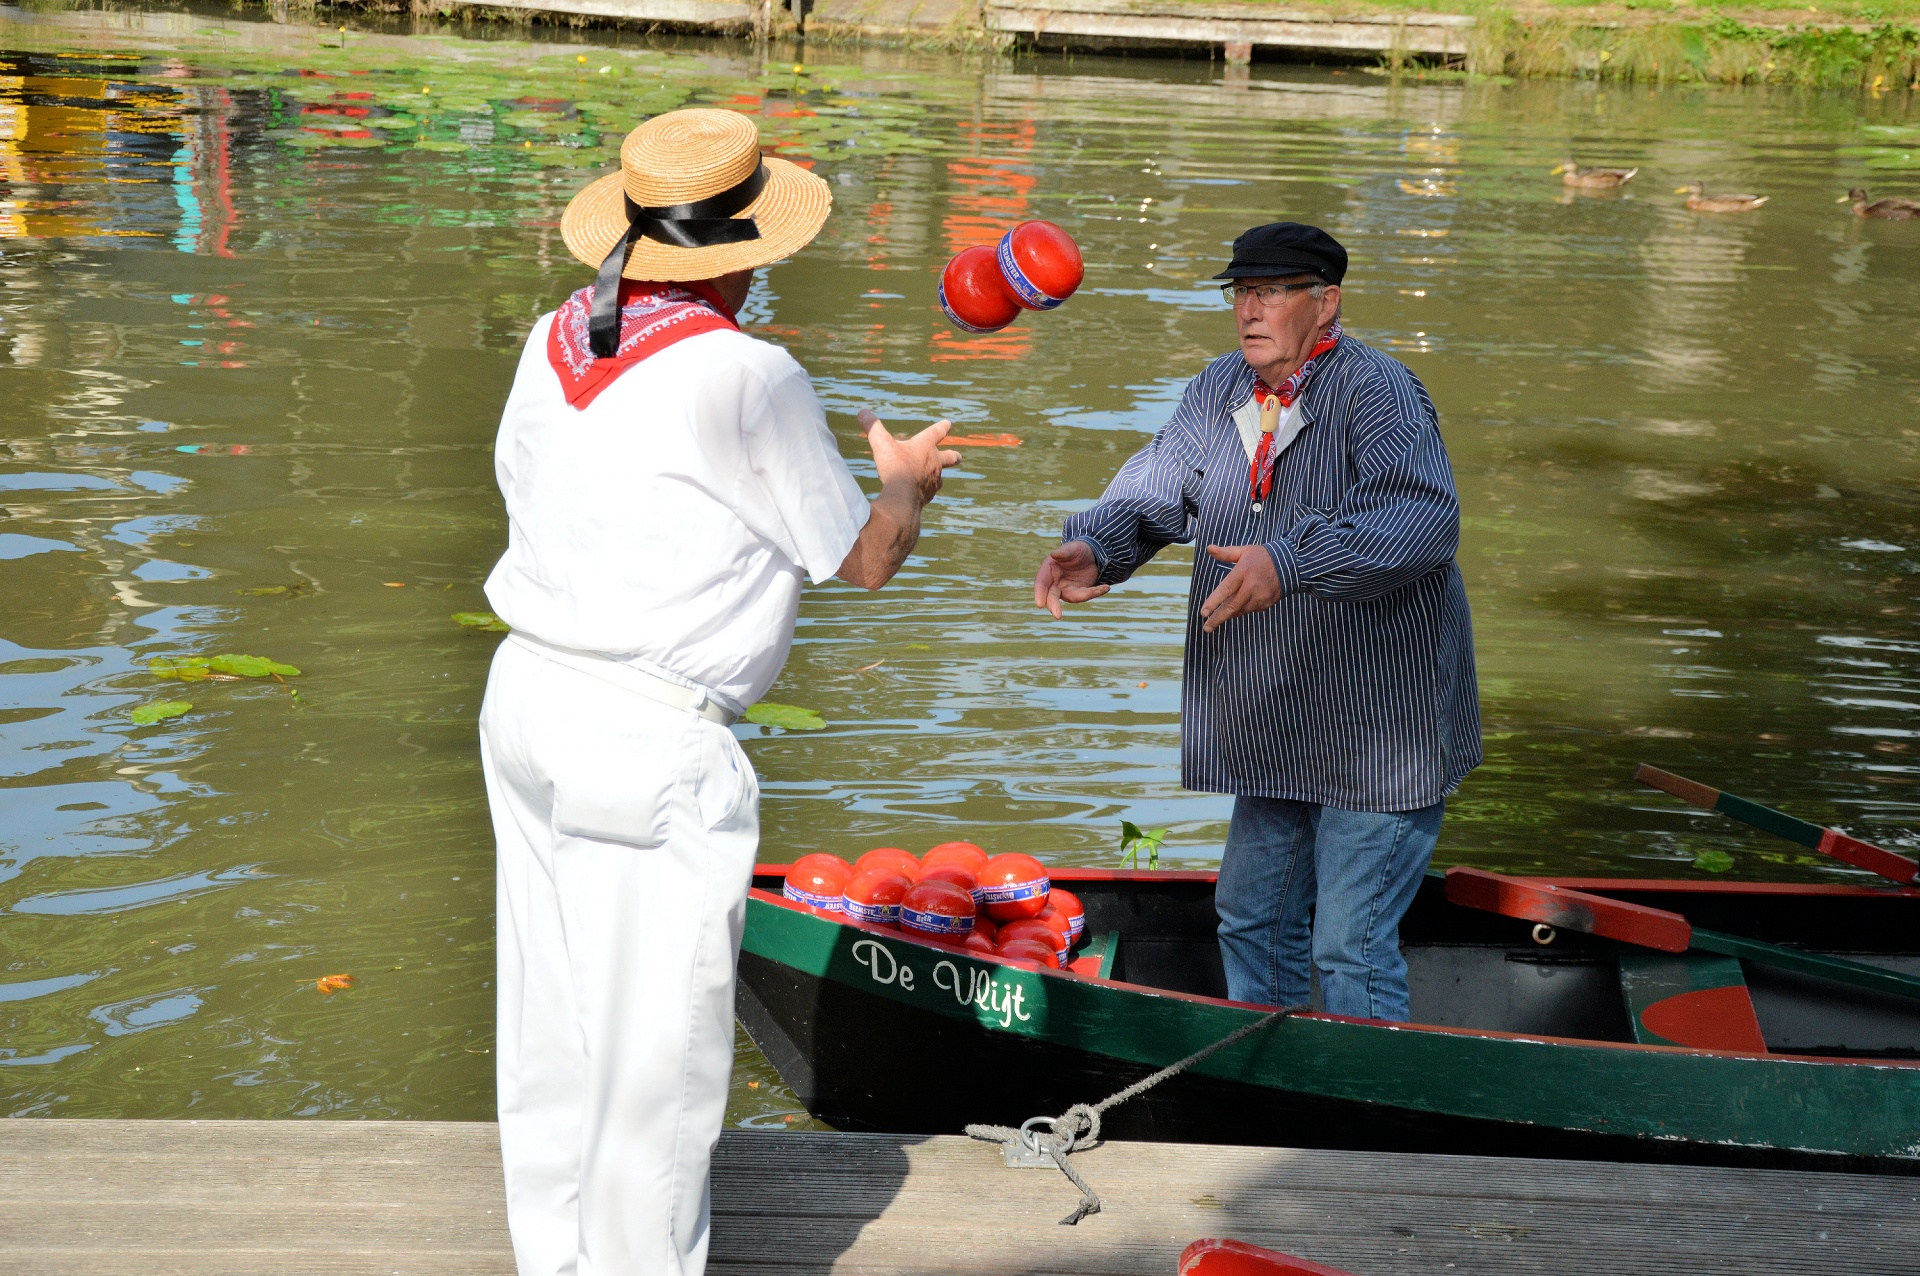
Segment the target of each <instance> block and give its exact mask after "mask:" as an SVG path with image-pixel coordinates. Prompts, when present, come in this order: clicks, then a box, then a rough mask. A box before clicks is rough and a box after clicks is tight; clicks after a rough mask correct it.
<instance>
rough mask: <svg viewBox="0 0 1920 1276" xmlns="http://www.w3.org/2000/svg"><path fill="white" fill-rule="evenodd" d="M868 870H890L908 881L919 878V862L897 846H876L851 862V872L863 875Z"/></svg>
mask: <svg viewBox="0 0 1920 1276" xmlns="http://www.w3.org/2000/svg"><path fill="white" fill-rule="evenodd" d="M870 868H890V869H892V870H893V871H894V872H896V873H903V874H905V875H906V879H907V880H908V881H912V880H913V879H914V878H916V877H918V876H920V861H919V860H917V859H915V858H913V855H912V853H911V852H909V851H903V850H901V849H900V848H899V847H897V846H876V847H874V848H873V849H872V850H870V851H868V852H867V853H866V854H865V855H862V856H861V857H860V858H859V859H857V860H855V861H854V862H853V871H854V872H856V873H864V872H866V871H867V870H868V869H870Z"/></svg>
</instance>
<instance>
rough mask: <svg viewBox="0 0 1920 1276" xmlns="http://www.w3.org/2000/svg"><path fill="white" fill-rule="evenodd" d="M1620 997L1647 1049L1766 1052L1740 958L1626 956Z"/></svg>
mask: <svg viewBox="0 0 1920 1276" xmlns="http://www.w3.org/2000/svg"><path fill="white" fill-rule="evenodd" d="M1620 994H1621V996H1623V997H1625V998H1626V1002H1627V1019H1628V1020H1629V1021H1630V1022H1631V1023H1632V1024H1633V1039H1634V1040H1635V1041H1637V1042H1639V1043H1640V1044H1641V1045H1648V1046H1690V1047H1692V1048H1693V1049H1695V1050H1742V1051H1752V1052H1755V1053H1759V1054H1764V1053H1766V1049H1767V1042H1766V1038H1765V1037H1763V1036H1761V1034H1760V1020H1759V1018H1758V1017H1757V1016H1756V1015H1755V1014H1754V1012H1753V995H1752V994H1751V993H1750V992H1748V991H1747V977H1746V974H1745V972H1744V971H1742V970H1741V968H1740V959H1739V958H1737V957H1721V956H1718V955H1716V954H1713V953H1698V952H1686V953H1659V952H1623V953H1621V954H1620Z"/></svg>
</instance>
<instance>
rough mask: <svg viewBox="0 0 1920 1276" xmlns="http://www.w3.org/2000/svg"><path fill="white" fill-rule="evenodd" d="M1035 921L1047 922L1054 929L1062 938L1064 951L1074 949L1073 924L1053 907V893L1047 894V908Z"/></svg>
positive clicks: (1041, 911) (1042, 910) (1061, 944)
mask: <svg viewBox="0 0 1920 1276" xmlns="http://www.w3.org/2000/svg"><path fill="white" fill-rule="evenodd" d="M1034 920H1035V921H1038V922H1045V923H1046V924H1047V925H1048V926H1050V927H1052V928H1053V932H1054V933H1055V934H1056V935H1058V936H1060V947H1061V948H1062V949H1063V950H1064V949H1068V948H1071V947H1073V923H1072V922H1071V921H1069V920H1068V919H1067V915H1066V914H1065V913H1063V912H1061V911H1060V910H1059V909H1057V908H1055V907H1054V906H1053V892H1052V891H1048V892H1047V906H1046V907H1045V908H1043V909H1041V910H1040V916H1038V917H1036V918H1034Z"/></svg>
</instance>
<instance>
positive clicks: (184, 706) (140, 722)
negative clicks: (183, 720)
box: [127, 700, 193, 727]
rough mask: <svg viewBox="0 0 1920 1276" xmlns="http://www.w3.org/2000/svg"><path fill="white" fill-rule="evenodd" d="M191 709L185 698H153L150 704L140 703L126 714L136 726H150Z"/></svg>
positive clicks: (176, 716)
mask: <svg viewBox="0 0 1920 1276" xmlns="http://www.w3.org/2000/svg"><path fill="white" fill-rule="evenodd" d="M192 709H193V706H192V705H191V704H188V703H187V702H186V701H185V700H155V701H154V702H153V703H151V704H143V705H140V706H139V707H138V708H136V709H134V711H133V712H132V713H129V714H128V715H127V716H128V717H129V718H131V719H133V725H134V726H136V727H150V726H152V725H153V724H154V723H156V722H164V721H166V720H167V719H168V718H178V717H180V716H181V715H182V714H185V713H188V712H191V711H192Z"/></svg>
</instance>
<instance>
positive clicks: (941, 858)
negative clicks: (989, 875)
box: [920, 842, 987, 877]
mask: <svg viewBox="0 0 1920 1276" xmlns="http://www.w3.org/2000/svg"><path fill="white" fill-rule="evenodd" d="M939 864H958V865H959V866H960V867H961V868H964V869H966V870H967V871H968V872H969V873H972V874H973V875H974V876H975V877H979V876H980V870H981V869H983V868H985V867H986V866H987V853H986V852H985V851H983V850H981V849H980V848H979V847H977V846H975V845H974V844H973V843H972V842H942V843H940V845H938V846H936V847H934V848H933V849H932V850H930V851H928V852H927V853H926V854H925V855H922V856H921V857H920V867H922V868H933V867H934V866H936V865H939Z"/></svg>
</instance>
